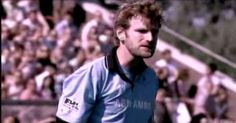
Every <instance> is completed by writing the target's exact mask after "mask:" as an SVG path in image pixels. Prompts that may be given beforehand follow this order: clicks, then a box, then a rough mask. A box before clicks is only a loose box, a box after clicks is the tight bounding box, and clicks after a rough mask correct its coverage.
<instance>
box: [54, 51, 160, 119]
mask: <svg viewBox="0 0 236 123" xmlns="http://www.w3.org/2000/svg"><path fill="white" fill-rule="evenodd" d="M116 49H117V48H113V50H112V51H111V53H110V54H109V55H107V56H104V57H101V58H99V59H97V60H95V61H93V62H91V63H88V64H86V65H84V66H82V67H80V68H79V69H78V70H76V71H75V72H74V73H72V74H71V75H70V76H68V77H67V78H66V79H65V81H64V82H63V91H62V95H61V97H60V100H59V104H58V109H57V113H56V116H57V117H58V118H60V119H61V120H63V121H66V122H70V123H147V122H149V120H151V118H152V115H153V110H154V104H155V96H156V92H157V89H158V80H157V78H156V74H155V72H154V71H153V70H152V69H151V68H149V67H147V66H146V65H145V63H144V62H142V63H140V67H139V68H137V70H135V72H136V74H137V75H136V77H134V79H133V80H130V79H129V78H128V77H127V76H126V75H125V74H124V73H123V72H122V71H121V69H119V64H118V62H117V61H118V60H117V57H116Z"/></svg>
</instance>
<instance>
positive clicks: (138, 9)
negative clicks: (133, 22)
mask: <svg viewBox="0 0 236 123" xmlns="http://www.w3.org/2000/svg"><path fill="white" fill-rule="evenodd" d="M139 15H141V16H143V17H146V18H149V19H150V21H151V25H152V26H154V28H157V29H159V28H160V27H161V24H162V22H163V17H162V14H161V9H160V6H159V4H158V3H157V2H156V1H155V0H138V1H137V0H136V1H132V2H129V3H126V4H124V5H122V6H121V7H120V9H119V10H118V11H117V13H116V16H115V22H114V30H116V29H117V28H119V27H122V28H124V29H128V28H129V26H130V25H129V21H130V19H131V18H132V17H135V16H139ZM115 38H116V39H117V37H116V36H115Z"/></svg>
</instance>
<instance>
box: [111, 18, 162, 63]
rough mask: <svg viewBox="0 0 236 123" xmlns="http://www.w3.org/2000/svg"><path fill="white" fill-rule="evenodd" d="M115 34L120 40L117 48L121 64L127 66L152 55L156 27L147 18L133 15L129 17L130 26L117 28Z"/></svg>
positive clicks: (156, 36) (155, 38) (155, 40)
mask: <svg viewBox="0 0 236 123" xmlns="http://www.w3.org/2000/svg"><path fill="white" fill-rule="evenodd" d="M116 34H117V36H118V38H119V39H120V40H121V41H120V46H119V48H118V50H117V56H118V60H119V62H120V64H121V65H123V66H129V64H130V63H133V62H135V61H139V60H142V59H143V58H150V57H151V56H153V54H154V52H155V48H156V43H157V38H158V27H154V26H153V25H152V24H151V22H150V20H149V19H148V18H146V17H142V16H134V17H132V18H131V19H130V27H129V28H128V29H123V28H120V29H117V31H116Z"/></svg>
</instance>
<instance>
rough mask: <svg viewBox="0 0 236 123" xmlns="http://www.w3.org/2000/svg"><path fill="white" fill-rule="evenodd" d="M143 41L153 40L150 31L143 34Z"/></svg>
mask: <svg viewBox="0 0 236 123" xmlns="http://www.w3.org/2000/svg"><path fill="white" fill-rule="evenodd" d="M145 40H147V41H152V40H153V36H152V32H151V31H150V32H147V33H146V34H145Z"/></svg>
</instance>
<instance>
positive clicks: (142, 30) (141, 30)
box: [138, 29, 148, 33]
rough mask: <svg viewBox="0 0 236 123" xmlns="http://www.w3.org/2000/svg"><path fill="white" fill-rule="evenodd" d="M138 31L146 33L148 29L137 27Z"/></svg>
mask: <svg viewBox="0 0 236 123" xmlns="http://www.w3.org/2000/svg"><path fill="white" fill-rule="evenodd" d="M138 32H140V33H147V32H148V30H145V29H139V30H138Z"/></svg>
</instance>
